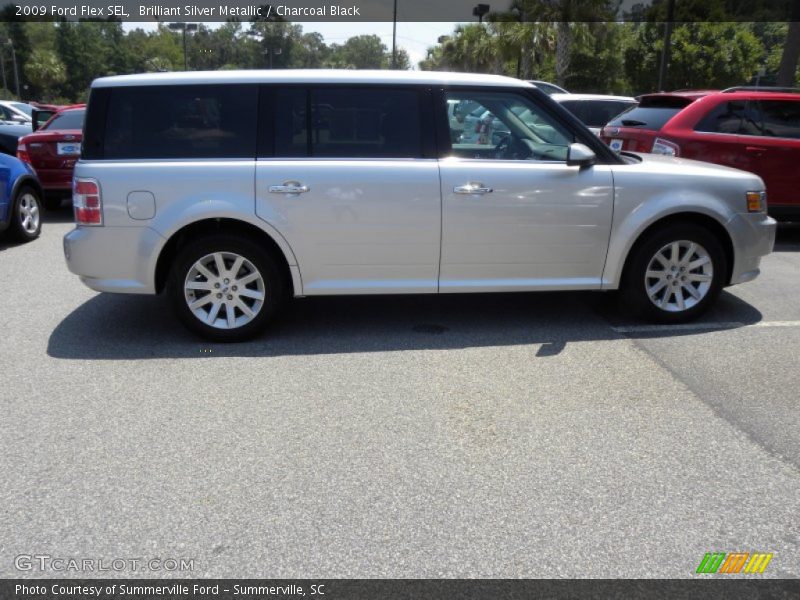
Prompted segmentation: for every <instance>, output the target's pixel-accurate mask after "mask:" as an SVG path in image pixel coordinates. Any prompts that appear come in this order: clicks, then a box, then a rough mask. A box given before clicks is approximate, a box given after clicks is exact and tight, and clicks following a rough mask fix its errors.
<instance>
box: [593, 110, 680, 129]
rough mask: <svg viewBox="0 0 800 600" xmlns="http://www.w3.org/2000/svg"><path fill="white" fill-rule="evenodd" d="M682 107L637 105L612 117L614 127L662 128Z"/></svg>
mask: <svg viewBox="0 0 800 600" xmlns="http://www.w3.org/2000/svg"><path fill="white" fill-rule="evenodd" d="M681 110H682V108H676V107H666V106H665V107H653V108H648V107H644V106H635V107H633V108H629V109H628V110H626V111H625V112H624V113H622V114H620V115H617V117H616V118H614V119H612V120H611V122H610V123H609V125H611V126H612V127H638V128H641V129H653V130H658V129H661V128H662V127H663V126H664V125H666V123H667V121H669V120H670V119H671V118H672V117H674V116H675V115H677V114H678V113H679V112H681Z"/></svg>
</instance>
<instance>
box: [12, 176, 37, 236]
mask: <svg viewBox="0 0 800 600" xmlns="http://www.w3.org/2000/svg"><path fill="white" fill-rule="evenodd" d="M41 206H42V204H41V199H40V198H39V193H38V192H37V191H36V190H35V189H33V188H32V187H31V186H28V185H25V186H22V187H21V188H20V189H19V190H18V191H17V196H16V198H15V199H14V204H13V207H12V214H11V235H12V236H13V237H14V238H16V239H17V240H19V241H21V242H29V241H31V240H35V239H36V238H37V237H39V234H40V233H41V232H42V210H41Z"/></svg>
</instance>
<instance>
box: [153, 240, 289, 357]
mask: <svg viewBox="0 0 800 600" xmlns="http://www.w3.org/2000/svg"><path fill="white" fill-rule="evenodd" d="M167 289H168V293H169V295H170V297H171V299H172V303H173V306H174V308H175V311H176V313H177V315H178V317H179V318H180V319H181V321H182V322H183V324H184V325H186V327H187V328H189V329H190V330H192V331H194V332H195V333H198V334H199V335H201V336H202V337H204V338H206V339H208V340H211V341H215V342H240V341H244V340H247V339H250V338H252V337H254V336H256V335H258V334H259V333H261V332H262V331H263V330H264V328H265V327H266V326H267V325H268V324H269V322H270V321H271V320H272V318H273V317H274V316H275V314H276V313H277V311H278V309H279V307H280V305H281V303H282V301H283V299H284V296H285V286H284V280H283V278H282V277H281V273H280V269H279V268H278V265H277V263H276V261H275V260H274V259H273V257H272V256H271V255H270V253H269V252H266V251H265V250H264V249H263V248H262V247H261V246H259V245H258V244H256V243H255V242H253V241H251V240H249V239H247V238H241V237H236V236H231V235H224V234H218V235H212V236H208V237H204V238H201V239H199V240H196V241H194V242H190V243H189V244H187V245H186V246H184V247H183V249H181V250H180V252H179V253H178V256H177V258H176V260H175V262H174V264H173V267H172V271H171V273H170V277H169V281H168V286H167Z"/></svg>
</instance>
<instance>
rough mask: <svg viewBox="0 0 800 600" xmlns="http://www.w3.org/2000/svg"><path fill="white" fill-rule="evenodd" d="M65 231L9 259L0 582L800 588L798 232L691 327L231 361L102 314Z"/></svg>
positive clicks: (378, 332) (117, 311)
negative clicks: (784, 580) (736, 569)
mask: <svg viewBox="0 0 800 600" xmlns="http://www.w3.org/2000/svg"><path fill="white" fill-rule="evenodd" d="M70 221H71V215H70V213H69V212H68V211H67V210H63V211H60V212H58V213H50V214H48V216H47V219H46V222H45V225H44V232H43V234H42V237H41V238H40V239H39V240H37V241H35V242H33V243H30V244H25V245H11V244H9V243H8V242H6V241H4V240H0V306H2V311H0V374H1V375H2V383H1V384H0V473H2V481H3V485H0V532H2V535H1V536H0V577H53V576H68V577H92V576H100V575H102V576H108V575H114V576H124V577H156V576H157V577H162V576H166V577H172V576H181V577H185V576H189V575H191V576H196V577H243V576H252V577H310V578H313V577H325V578H330V577H337V578H339V577H369V578H373V577H511V578H518V577H676V578H682V577H695V576H696V575H695V569H696V568H697V565H698V564H699V563H700V561H701V559H702V558H703V555H704V554H705V553H706V552H711V551H715V552H738V551H742V552H769V553H773V554H774V557H773V559H772V562H771V563H770V564H769V566H768V568H767V570H766V571H765V572H764V574H763V575H760V576H759V577H798V576H800V519H798V515H800V442H798V430H799V429H800V428H799V427H798V426H799V425H800V391H798V388H800V378H798V357H799V356H800V302H798V298H800V227H793V226H785V227H782V228H781V229H780V231H779V235H778V245H777V248H776V252H775V253H774V254H773V255H771V256H769V257H768V258H767V259H766V260H765V261H764V262H763V263H762V267H763V274H762V276H761V277H760V278H759V279H757V280H756V281H755V282H752V283H748V284H745V285H741V286H736V287H733V288H729V289H728V290H726V291H725V292H724V293H723V295H722V297H721V299H720V302H719V303H718V305H717V306H716V307H715V308H714V309H713V310H712V311H711V313H710V314H708V315H707V316H705V317H704V318H703V319H702V320H701V321H699V322H697V323H694V324H691V325H690V326H685V327H651V326H647V325H643V324H641V323H637V322H634V321H630V320H628V319H625V318H624V317H622V316H620V315H619V314H618V312H617V311H616V310H615V308H614V304H613V297H612V296H609V295H606V294H600V293H547V294H500V295H446V296H441V297H435V296H423V297H384V298H380V297H367V298H341V297H340V298H328V299H323V298H316V299H303V300H298V301H295V302H293V303H292V305H291V306H290V308H289V309H288V310H287V313H286V314H285V315H284V318H283V320H282V321H281V322H280V323H279V324H277V325H276V326H275V327H273V328H272V329H271V330H270V331H269V332H268V333H267V334H265V335H264V336H263V337H261V338H259V339H257V340H255V341H253V342H250V343H247V344H239V345H217V344H208V343H204V342H202V341H200V340H198V339H197V338H195V337H193V336H192V335H191V334H189V333H188V332H186V331H185V330H184V329H183V328H182V327H181V326H180V325H179V324H178V323H177V322H176V320H175V319H174V318H173V316H172V314H171V312H170V309H169V306H168V303H167V302H166V299H165V298H163V297H138V296H115V295H109V294H98V293H95V292H93V291H91V290H89V289H87V288H85V287H84V286H83V285H82V284H81V283H80V282H79V280H78V279H77V278H76V277H75V276H73V275H72V274H70V273H69V272H68V271H67V269H66V266H65V264H64V259H63V255H62V250H61V238H62V236H63V234H64V233H66V232H67V231H68V230H69V229H70V228H71V223H70ZM20 556H22V557H23V559H22V562H20V559H19V557H20ZM26 556H27V557H30V556H48V557H51V559H54V558H66V559H69V558H76V559H81V560H82V559H89V560H94V561H96V562H95V563H93V564H94V565H95V570H94V571H88V572H87V571H86V570H54V569H53V568H52V564H51V565H50V568H45V569H44V570H42V569H40V568H38V567H37V566H36V563H35V561H34V566H32V567H30V568H26V564H27V563H26V562H25V558H24V557H26ZM113 559H124V560H126V561H127V562H126V567H125V568H124V569H120V570H112V571H110V572H109V571H106V572H99V571H97V567H98V566H99V565H100V564H102V561H106V563H105V564H106V565H108V564H110V562H111V561H112V560H113ZM131 559H140V560H141V561H143V563H144V565H142V564H141V563H140V564H139V567H141V568H139V567H137V568H136V569H135V570H134V569H133V568H131V567H130V565H131V563H130V560H131ZM153 559H158V560H160V561H162V562H163V561H168V560H173V559H174V560H176V561H177V560H179V559H188V560H191V561H192V563H191V564H192V567H193V570H188V569H187V570H183V571H182V570H180V569H175V570H171V569H168V568H167V567H165V566H164V565H163V564H160V563H159V564H160V566H159V567H156V563H150V566H151V567H152V568H150V567H148V566H147V564H148V561H152V560H153ZM58 564H62V563H58ZM118 564H119V563H118ZM171 565H172V563H168V566H171ZM739 576H740V577H746V576H745V575H739ZM750 577H752V576H750Z"/></svg>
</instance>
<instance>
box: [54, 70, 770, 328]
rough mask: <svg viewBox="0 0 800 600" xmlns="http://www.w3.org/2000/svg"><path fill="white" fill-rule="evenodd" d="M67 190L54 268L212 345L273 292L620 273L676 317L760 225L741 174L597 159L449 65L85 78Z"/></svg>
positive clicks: (639, 301) (737, 279) (242, 324)
mask: <svg viewBox="0 0 800 600" xmlns="http://www.w3.org/2000/svg"><path fill="white" fill-rule="evenodd" d="M481 107H482V109H485V111H482V112H488V113H490V114H492V115H493V116H494V119H492V120H491V124H490V125H487V126H486V127H485V128H484V129H485V130H483V131H482V132H481V135H480V136H478V137H477V138H476V137H475V136H470V135H464V133H465V132H464V129H465V127H467V126H468V124H467V119H466V118H465V117H466V115H469V114H474V113H475V111H476V109H479V108H481ZM487 122H488V120H487ZM494 124H497V127H495V129H497V130H498V131H497V135H495V132H493V131H489V130H488V129H491V128H492V125H494ZM500 124H502V126H501V125H500ZM466 133H469V132H466ZM467 138H468V139H469V140H470V141H469V142H468V143H467V142H465V141H464V140H465V139H467ZM473 138H475V139H473ZM73 201H74V207H75V219H76V221H77V227H76V228H75V229H74V230H73V231H71V232H69V233H68V234H67V235H66V237H65V239H64V252H65V254H66V258H67V263H68V265H69V268H70V270H71V271H72V272H74V273H76V274H78V275H79V276H80V278H81V280H82V281H83V282H84V283H85V284H86V285H88V286H89V287H90V288H92V289H95V290H100V291H105V292H123V293H134V294H155V293H158V292H161V291H162V290H166V291H167V293H168V294H169V295H170V296H171V298H172V302H173V303H174V306H175V309H176V311H177V314H178V316H179V317H180V318H181V320H182V321H183V322H184V323H185V324H186V325H187V326H188V327H189V328H191V329H193V330H194V331H196V332H198V333H200V334H201V335H203V336H205V337H207V338H209V339H213V340H218V341H236V340H243V339H246V338H248V337H251V336H253V335H255V334H257V333H258V332H260V331H261V330H262V329H263V328H264V326H265V325H267V323H269V321H270V320H271V319H272V318H273V317H274V316H275V314H276V312H277V311H278V309H279V307H280V305H281V303H282V301H284V300H285V299H286V298H287V297H288V296H291V295H294V296H312V295H332V294H412V293H413V294H424V293H450V292H495V291H496V292H501V291H502V292H507V291H531V290H614V289H621V290H622V292H623V293H622V294H621V295H620V297H621V301H622V302H623V307H625V309H626V310H630V311H631V312H632V313H636V314H638V315H640V316H644V317H645V318H648V319H651V320H656V321H660V322H680V321H686V320H688V319H691V318H693V317H695V316H697V315H698V314H700V313H701V312H702V311H703V310H705V309H706V308H707V307H708V306H709V305H710V304H711V303H712V302H713V301H714V300H715V298H716V297H717V296H718V294H719V292H720V290H721V288H722V287H723V286H727V285H733V284H737V283H742V282H745V281H749V280H751V279H753V278H755V277H756V276H757V275H758V273H759V262H760V260H761V257H762V256H764V255H766V254H768V253H769V252H770V251H771V250H772V246H773V243H774V238H775V222H774V221H773V220H772V219H771V218H769V217H768V216H767V214H766V191H765V189H764V183H763V182H762V180H761V179H759V178H758V177H757V176H755V175H752V174H749V173H745V172H743V171H737V170H734V169H728V168H724V167H718V166H713V165H710V164H705V163H700V162H695V161H691V160H684V159H676V158H671V157H664V156H653V155H636V154H623V155H617V154H615V153H614V152H613V151H612V150H611V149H609V148H608V147H606V146H605V145H604V144H603V143H602V142H601V141H600V140H598V139H597V138H596V137H595V136H594V135H593V134H592V133H591V132H590V131H589V130H588V129H586V128H585V127H584V126H583V125H582V124H581V123H580V122H579V121H578V120H576V119H575V118H574V117H572V116H571V115H570V114H569V113H568V112H567V111H566V110H564V109H562V108H561V107H559V106H558V105H557V104H556V103H555V102H553V101H551V100H550V99H549V98H548V97H547V95H545V94H544V93H542V92H540V91H539V90H537V89H536V88H535V87H533V86H532V85H530V84H528V83H525V82H522V81H518V80H515V79H510V78H505V77H498V76H486V75H464V74H454V73H411V72H407V73H400V72H387V71H380V72H367V71H360V72H353V71H346V72H336V71H267V72H259V71H247V72H236V71H227V72H218V73H180V74H176V73H170V74H168V75H167V74H146V75H132V76H120V77H109V78H105V79H98V80H97V81H95V82H94V84H93V85H92V90H91V95H90V100H89V106H88V112H87V116H86V124H85V131H84V139H83V154H82V156H81V160H80V161H79V162H78V163H77V166H76V168H75V180H74V194H73Z"/></svg>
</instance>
